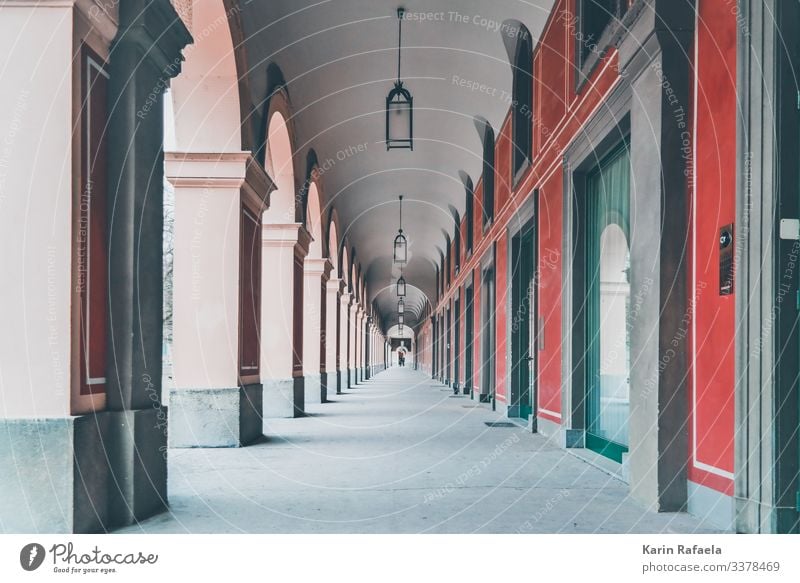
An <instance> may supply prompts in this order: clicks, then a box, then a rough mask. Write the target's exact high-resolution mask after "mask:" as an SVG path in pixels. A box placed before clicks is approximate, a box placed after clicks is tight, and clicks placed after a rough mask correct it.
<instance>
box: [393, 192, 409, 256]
mask: <svg viewBox="0 0 800 583" xmlns="http://www.w3.org/2000/svg"><path fill="white" fill-rule="evenodd" d="M407 261H408V241H407V240H406V236H405V235H403V197H402V196H401V197H400V229H399V230H398V232H397V237H395V238H394V262H395V263H401V264H402V263H406V262H407Z"/></svg>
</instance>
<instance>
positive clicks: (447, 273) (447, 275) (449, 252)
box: [444, 237, 453, 289]
mask: <svg viewBox="0 0 800 583" xmlns="http://www.w3.org/2000/svg"><path fill="white" fill-rule="evenodd" d="M446 245H447V265H446V266H445V269H446V271H445V274H444V277H445V281H446V282H447V284H446V285H447V288H449V287H450V269H451V267H452V255H453V252H452V251H453V248H452V247H451V245H450V237H447V242H446ZM447 288H446V289H447Z"/></svg>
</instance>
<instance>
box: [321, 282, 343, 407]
mask: <svg viewBox="0 0 800 583" xmlns="http://www.w3.org/2000/svg"><path fill="white" fill-rule="evenodd" d="M342 288H343V283H342V280H341V279H338V278H333V279H329V280H328V281H327V282H326V284H325V374H324V378H325V387H326V392H327V394H328V395H330V394H331V393H341V388H340V386H339V357H338V351H339V333H338V332H339V330H338V326H339V319H340V317H341V316H340V314H339V294H340V293H341V292H342Z"/></svg>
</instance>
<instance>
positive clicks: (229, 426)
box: [169, 384, 263, 447]
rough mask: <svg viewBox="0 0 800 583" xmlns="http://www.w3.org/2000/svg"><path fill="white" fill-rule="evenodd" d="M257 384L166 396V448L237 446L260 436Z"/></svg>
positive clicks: (260, 413) (179, 391)
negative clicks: (167, 399)
mask: <svg viewBox="0 0 800 583" xmlns="http://www.w3.org/2000/svg"><path fill="white" fill-rule="evenodd" d="M262 399H263V389H262V387H261V385H260V384H252V385H246V386H244V387H226V388H215V389H175V390H173V391H172V392H171V394H170V415H169V445H170V447H241V446H244V445H247V444H249V443H252V442H253V441H254V440H256V439H258V438H259V437H260V436H261V434H262V429H261V426H262Z"/></svg>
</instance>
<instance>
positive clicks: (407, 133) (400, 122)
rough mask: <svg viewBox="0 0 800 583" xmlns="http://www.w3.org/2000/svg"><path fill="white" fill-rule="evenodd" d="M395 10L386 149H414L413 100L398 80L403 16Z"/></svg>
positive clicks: (399, 9)
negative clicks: (393, 76) (394, 66)
mask: <svg viewBox="0 0 800 583" xmlns="http://www.w3.org/2000/svg"><path fill="white" fill-rule="evenodd" d="M404 14H405V10H404V9H403V8H398V9H397V30H398V32H397V81H395V82H394V87H393V88H392V90H391V91H389V94H388V95H387V96H386V149H387V150H391V149H407V150H413V149H414V131H413V130H414V98H413V97H412V96H411V92H409V90H408V89H406V88H405V87H403V81H401V79H400V50H401V48H402V44H403V16H404Z"/></svg>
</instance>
